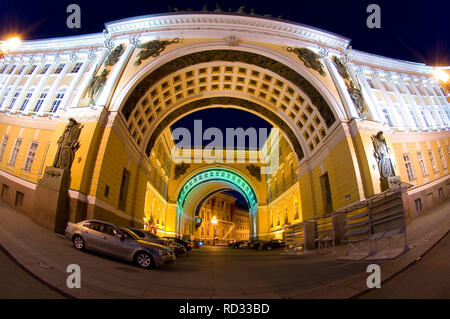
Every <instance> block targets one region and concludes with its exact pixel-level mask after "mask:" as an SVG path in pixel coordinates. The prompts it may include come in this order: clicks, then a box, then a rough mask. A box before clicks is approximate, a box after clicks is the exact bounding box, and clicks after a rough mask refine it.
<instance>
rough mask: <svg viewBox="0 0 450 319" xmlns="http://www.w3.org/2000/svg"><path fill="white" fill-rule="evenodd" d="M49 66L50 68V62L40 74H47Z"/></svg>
mask: <svg viewBox="0 0 450 319" xmlns="http://www.w3.org/2000/svg"><path fill="white" fill-rule="evenodd" d="M49 68H50V64H46V65H44V67H43V68H42V70H41V72H40V73H39V74H45V73H46V72H47V70H48V69H49Z"/></svg>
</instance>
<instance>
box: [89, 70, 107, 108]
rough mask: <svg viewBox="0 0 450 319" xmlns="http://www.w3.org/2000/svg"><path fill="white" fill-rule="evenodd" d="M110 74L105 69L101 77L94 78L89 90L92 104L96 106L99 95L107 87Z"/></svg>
mask: <svg viewBox="0 0 450 319" xmlns="http://www.w3.org/2000/svg"><path fill="white" fill-rule="evenodd" d="M108 73H109V71H108V70H107V69H103V71H102V73H101V74H100V75H98V76H95V77H92V80H91V81H92V82H91V85H90V87H89V90H88V96H89V99H90V101H91V103H92V104H95V97H96V96H97V93H98V92H99V91H100V89H101V88H102V87H103V86H104V85H105V82H106V79H107V76H108Z"/></svg>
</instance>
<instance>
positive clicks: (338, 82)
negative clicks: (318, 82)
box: [321, 49, 359, 120]
mask: <svg viewBox="0 0 450 319" xmlns="http://www.w3.org/2000/svg"><path fill="white" fill-rule="evenodd" d="M321 56H322V58H323V61H324V62H325V65H326V66H327V68H328V70H329V71H330V74H331V78H332V79H333V82H334V84H335V86H336V88H337V90H338V93H339V96H340V97H341V100H342V104H343V105H344V110H345V113H346V115H347V119H348V120H352V119H354V118H359V114H358V112H357V111H356V108H355V105H354V104H353V100H352V99H351V97H350V94H348V91H347V86H346V85H345V82H344V80H343V79H342V77H341V75H340V74H339V72H338V71H337V69H336V67H335V66H334V63H333V61H331V59H330V57H329V56H328V50H326V49H325V50H321Z"/></svg>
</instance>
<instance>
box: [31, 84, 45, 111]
mask: <svg viewBox="0 0 450 319" xmlns="http://www.w3.org/2000/svg"><path fill="white" fill-rule="evenodd" d="M47 91H48V89H47V90H44V91H43V92H42V93H41V95H40V96H39V99H38V100H37V102H36V105H35V106H34V109H33V112H39V109H40V108H41V106H42V103H44V101H45V98H46V97H47Z"/></svg>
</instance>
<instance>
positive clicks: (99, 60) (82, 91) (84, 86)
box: [69, 48, 109, 108]
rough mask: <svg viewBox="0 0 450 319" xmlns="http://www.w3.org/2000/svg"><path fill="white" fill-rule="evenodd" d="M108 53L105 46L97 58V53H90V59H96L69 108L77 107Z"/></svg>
mask: <svg viewBox="0 0 450 319" xmlns="http://www.w3.org/2000/svg"><path fill="white" fill-rule="evenodd" d="M108 53H109V51H108V49H106V48H103V49H102V50H101V51H100V54H99V55H98V56H97V58H96V57H95V53H94V52H92V51H91V52H90V53H89V56H88V59H89V60H90V61H92V60H94V59H95V61H94V62H93V63H92V65H91V67H90V68H89V71H88V72H87V73H86V74H85V76H84V78H83V80H82V81H81V84H80V86H79V87H78V88H77V90H76V93H75V97H74V98H73V99H72V101H71V102H70V106H69V108H74V107H77V105H78V102H79V101H80V99H81V98H82V97H83V96H84V94H85V93H86V89H87V88H88V86H89V85H90V84H91V79H92V77H93V76H94V75H95V74H94V72H95V70H96V69H97V66H99V65H100V64H102V63H103V61H104V60H105V58H106V56H107V55H108Z"/></svg>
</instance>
